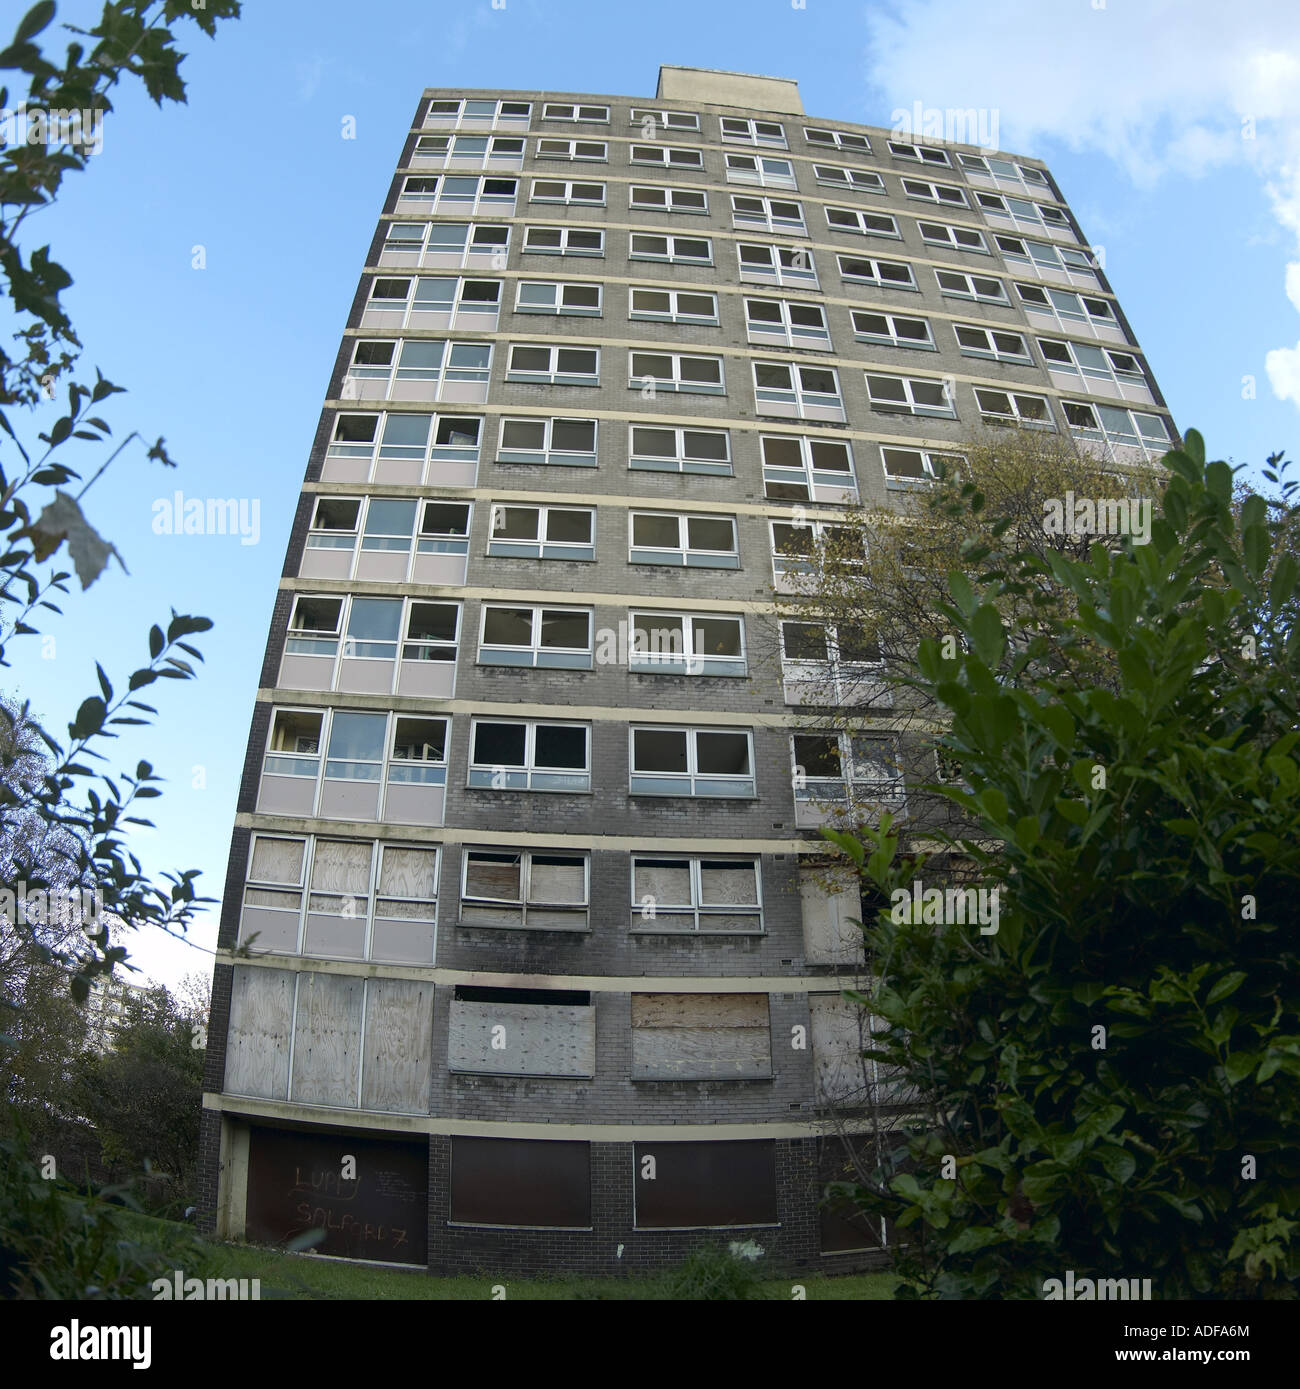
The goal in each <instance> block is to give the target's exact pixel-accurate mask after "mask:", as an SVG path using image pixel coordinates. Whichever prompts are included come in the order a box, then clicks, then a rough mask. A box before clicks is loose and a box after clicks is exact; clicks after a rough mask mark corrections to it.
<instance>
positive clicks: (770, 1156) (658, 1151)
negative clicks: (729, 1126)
mask: <svg viewBox="0 0 1300 1389" xmlns="http://www.w3.org/2000/svg"><path fill="white" fill-rule="evenodd" d="M633 1161H634V1162H635V1165H636V1170H635V1173H634V1175H633V1190H634V1191H635V1195H636V1228H637V1229H638V1230H672V1229H701V1228H718V1227H723V1228H725V1227H730V1226H737V1225H777V1224H779V1223H780V1221H779V1219H778V1217H777V1209H776V1144H775V1142H773V1141H772V1140H771V1139H760V1140H758V1141H754V1142H744V1143H637V1144H634V1145H633Z"/></svg>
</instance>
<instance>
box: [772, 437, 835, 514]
mask: <svg viewBox="0 0 1300 1389" xmlns="http://www.w3.org/2000/svg"><path fill="white" fill-rule="evenodd" d="M769 439H775V440H780V441H781V442H782V443H793V444H795V445H797V447H798V449H799V463H798V464H797V465H796V464H793V463H782V462H775V463H773V462H769V461H768V458H767V448H766V445H767V441H768V440H769ZM818 444H825V445H831V446H832V447H834V448H836V449H843V450H844V457H845V460H846V461H847V463H848V465H849V466H848V468H847V469H839V468H824V467H819V466H818V460H817V449H816V445H818ZM758 455H759V459H760V460H761V462H762V465H763V489H764V495H765V496H767V497H768V498H769V499H772V500H776V501H807V502H816V503H817V504H818V505H819V506H822V505H826V504H827V503H828V501H829V500H830V499H828V498H822V497H819V496H818V495H817V492H818V489H819V488H830V489H832V490H835V491H838V492H840V493H842V494H843V496H842V497H841V498H840V499H838V500H839V501H841V502H848V503H852V502H855V501H856V500H857V497H858V474H857V466H856V464H855V461H854V458H853V445H852V443H850V441H849V440H848V439H822V438H818V437H816V436H814V435H808V434H798V435H794V434H770V433H764V434H760V435H759V436H758ZM772 485H775V486H787V487H790V486H793V487H800V486H801V487H802V488H803V496H802V497H775V496H774V495H773V493H771V492H769V491H768V490H767V489H768V487H769V486H772Z"/></svg>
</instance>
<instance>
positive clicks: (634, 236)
mask: <svg viewBox="0 0 1300 1389" xmlns="http://www.w3.org/2000/svg"><path fill="white" fill-rule="evenodd" d="M650 239H653V240H655V241H662V242H663V243H664V245H665V247H666V248H667V249H666V250H665V252H664V254H663V255H659V254H658V253H657V252H654V251H647V250H646V249H645V248H644V247H643V246H642V247H638V246H637V242H638V241H641V242H644V241H647V240H650ZM679 241H698V242H701V243H703V245H704V247H705V254H704V256H703V257H701V256H692V255H685V254H682V253H681V252H679V250H678V249H677V243H678V242H679ZM627 244H628V252H627V258H628V260H652V261H656V262H659V263H660V264H664V265H712V264H713V238H712V237H708V236H691V235H688V236H678V235H674V234H673V233H672V232H631V233H629V235H628V243H627Z"/></svg>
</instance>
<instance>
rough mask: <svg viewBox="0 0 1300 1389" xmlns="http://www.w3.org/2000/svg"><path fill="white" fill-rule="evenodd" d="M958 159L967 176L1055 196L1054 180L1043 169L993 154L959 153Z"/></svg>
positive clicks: (1028, 191)
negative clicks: (999, 157) (998, 157)
mask: <svg viewBox="0 0 1300 1389" xmlns="http://www.w3.org/2000/svg"><path fill="white" fill-rule="evenodd" d="M957 160H958V162H959V163H960V165H961V167H962V169H963V170H964V171H965V173H966V177H967V178H970V179H978V178H986V179H988V180H989V181H990V182H991V183H993V184H994V185H995V186H996V187H998V188H1015V189H1021V190H1023V191H1024V192H1026V193H1038V194H1040V195H1041V194H1044V193H1045V194H1046V195H1047V196H1048V197H1052V198H1054V192H1053V189H1052V181H1051V179H1049V178H1048V176H1047V175H1046V174H1045V173H1044V172H1043V171H1042V170H1041V169H1035V168H1033V167H1032V166H1030V165H1028V164H1016V163H1013V162H1012V161H1011V160H1010V159H997V158H995V157H994V156H993V155H988V156H985V155H982V154H958V156H957ZM1054 200H1055V201H1059V199H1055V198H1054Z"/></svg>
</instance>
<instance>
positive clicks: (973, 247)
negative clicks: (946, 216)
mask: <svg viewBox="0 0 1300 1389" xmlns="http://www.w3.org/2000/svg"><path fill="white" fill-rule="evenodd" d="M916 230H917V232H918V233H919V234H920V237H921V240H922V241H924V242H925V244H926V245H927V246H943V247H946V248H947V249H948V250H950V251H973V252H975V253H976V254H978V255H985V256H987V255H989V254H990V252H989V247H988V242H987V241H985V240H984V233H983V232H982V231H980V230H979V229H978V228H977V227H962V226H955V225H953V224H952V223H950V222H931V221H928V220H922V219H921V218H919V217H918V218H917V221H916ZM936 232H937V233H940V234H939V235H935V233H936ZM963 237H965V238H966V239H965V241H963V240H962V238H963ZM969 243H973V244H969Z"/></svg>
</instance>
